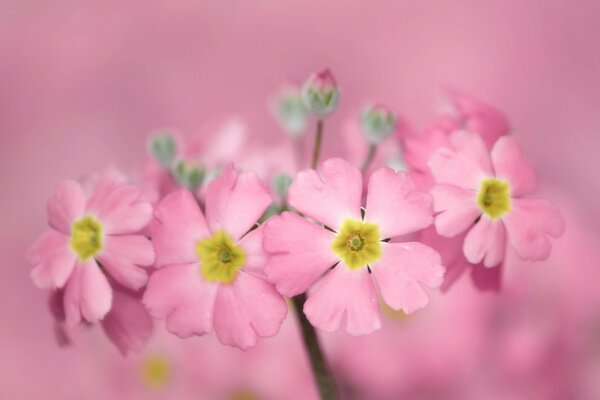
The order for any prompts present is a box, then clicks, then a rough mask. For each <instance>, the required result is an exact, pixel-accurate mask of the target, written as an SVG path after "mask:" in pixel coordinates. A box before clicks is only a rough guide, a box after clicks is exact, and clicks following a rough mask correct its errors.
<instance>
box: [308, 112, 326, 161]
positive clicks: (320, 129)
mask: <svg viewBox="0 0 600 400" xmlns="http://www.w3.org/2000/svg"><path fill="white" fill-rule="evenodd" d="M322 141H323V120H322V119H319V120H318V121H317V134H316V137H315V147H314V149H313V156H312V163H311V164H310V165H311V168H312V169H316V168H317V164H318V163H319V154H320V153H321V142H322Z"/></svg>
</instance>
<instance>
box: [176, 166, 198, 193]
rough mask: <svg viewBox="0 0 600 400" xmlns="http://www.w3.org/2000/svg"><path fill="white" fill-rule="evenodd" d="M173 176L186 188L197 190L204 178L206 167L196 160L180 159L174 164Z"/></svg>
mask: <svg viewBox="0 0 600 400" xmlns="http://www.w3.org/2000/svg"><path fill="white" fill-rule="evenodd" d="M172 173H173V177H174V178H175V180H176V181H177V183H179V184H180V185H181V186H183V187H184V188H186V189H188V190H191V191H192V192H193V191H195V190H196V189H198V188H199V187H200V185H201V184H202V181H203V180H204V168H202V166H201V165H200V164H199V163H198V162H195V161H186V160H178V161H177V162H175V165H173V170H172Z"/></svg>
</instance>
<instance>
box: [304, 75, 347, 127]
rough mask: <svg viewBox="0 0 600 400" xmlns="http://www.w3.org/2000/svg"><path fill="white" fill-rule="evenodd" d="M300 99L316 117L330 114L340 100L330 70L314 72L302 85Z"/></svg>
mask: <svg viewBox="0 0 600 400" xmlns="http://www.w3.org/2000/svg"><path fill="white" fill-rule="evenodd" d="M302 100H303V101H304V105H305V106H306V108H307V109H308V110H309V111H310V112H312V113H313V114H315V115H316V116H317V117H318V118H321V119H322V118H325V117H326V116H327V115H329V114H331V113H332V112H333V111H335V109H336V108H337V106H338V103H339V102H340V92H339V90H338V87H337V84H336V83H335V79H334V78H333V75H332V74H331V71H329V70H328V69H325V70H323V71H321V72H318V73H314V74H312V75H311V76H310V78H308V79H307V80H306V82H304V85H303V86H302Z"/></svg>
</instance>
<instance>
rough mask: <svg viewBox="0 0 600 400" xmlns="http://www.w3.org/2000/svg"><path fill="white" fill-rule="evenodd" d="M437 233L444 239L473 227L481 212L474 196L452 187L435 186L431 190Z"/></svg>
mask: <svg viewBox="0 0 600 400" xmlns="http://www.w3.org/2000/svg"><path fill="white" fill-rule="evenodd" d="M431 195H432V196H433V210H434V211H435V212H436V213H439V214H437V215H436V216H435V228H436V230H437V232H438V233H439V234H440V235H442V236H446V237H451V236H455V235H458V234H459V233H461V232H463V231H465V230H466V229H468V228H469V227H470V226H472V225H473V223H474V222H475V220H476V219H477V217H478V216H479V215H481V211H480V210H479V208H478V207H477V199H476V194H475V193H474V192H472V191H470V190H465V189H462V188H459V187H456V186H453V185H437V186H434V187H433V188H432V189H431Z"/></svg>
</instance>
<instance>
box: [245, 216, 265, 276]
mask: <svg viewBox="0 0 600 400" xmlns="http://www.w3.org/2000/svg"><path fill="white" fill-rule="evenodd" d="M264 228H265V224H262V225H261V226H259V227H258V228H256V229H254V230H253V231H251V232H249V233H248V234H247V235H245V236H244V237H243V238H242V239H241V240H240V241H239V242H238V245H240V247H241V248H242V249H243V250H244V253H245V255H246V262H245V263H244V267H243V268H244V271H247V272H251V273H253V274H256V275H260V276H262V275H264V271H263V268H264V266H265V265H266V264H267V261H269V254H268V253H267V252H266V251H265V249H264V248H263V234H264Z"/></svg>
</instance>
